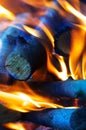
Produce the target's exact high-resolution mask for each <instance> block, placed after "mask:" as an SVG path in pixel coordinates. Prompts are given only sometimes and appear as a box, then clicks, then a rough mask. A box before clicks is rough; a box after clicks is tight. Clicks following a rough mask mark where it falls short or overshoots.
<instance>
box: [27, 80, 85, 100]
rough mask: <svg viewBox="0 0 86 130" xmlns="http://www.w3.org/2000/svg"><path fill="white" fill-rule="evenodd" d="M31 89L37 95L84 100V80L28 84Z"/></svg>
mask: <svg viewBox="0 0 86 130" xmlns="http://www.w3.org/2000/svg"><path fill="white" fill-rule="evenodd" d="M28 84H29V86H30V87H31V89H33V90H34V91H35V92H37V93H39V94H46V95H49V96H52V97H71V98H83V99H86V80H66V81H64V82H63V81H58V82H50V83H49V82H29V83H28Z"/></svg>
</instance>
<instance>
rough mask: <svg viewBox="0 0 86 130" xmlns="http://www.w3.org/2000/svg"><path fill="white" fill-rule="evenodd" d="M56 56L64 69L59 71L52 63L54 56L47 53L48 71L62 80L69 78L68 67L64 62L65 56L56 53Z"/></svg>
mask: <svg viewBox="0 0 86 130" xmlns="http://www.w3.org/2000/svg"><path fill="white" fill-rule="evenodd" d="M56 58H57V59H58V61H59V63H60V65H61V69H62V71H61V72H59V71H58V69H57V68H56V67H55V66H54V65H53V64H52V60H51V59H52V56H51V55H49V54H47V67H48V71H49V72H51V73H52V74H54V75H55V76H56V77H57V78H59V79H61V80H63V81H64V80H67V79H68V75H67V68H66V65H65V62H64V58H63V57H62V56H59V55H56Z"/></svg>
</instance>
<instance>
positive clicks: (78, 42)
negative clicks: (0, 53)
mask: <svg viewBox="0 0 86 130" xmlns="http://www.w3.org/2000/svg"><path fill="white" fill-rule="evenodd" d="M21 1H23V2H25V3H27V4H29V5H31V6H33V7H34V8H42V12H38V13H37V17H35V18H36V19H35V21H34V18H32V17H33V16H34V15H32V14H33V13H32V14H31V16H29V17H30V20H29V17H28V18H27V20H26V21H27V22H26V21H24V22H26V23H28V26H27V24H25V23H24V22H22V24H23V29H24V31H26V32H27V33H29V34H31V35H33V36H34V37H37V38H40V39H42V34H41V33H40V31H38V30H36V29H35V28H32V26H38V27H39V28H41V30H42V31H43V32H44V33H45V35H46V36H47V38H48V40H49V41H50V44H51V45H52V48H53V49H52V50H54V35H53V32H52V31H51V30H52V29H51V27H48V25H45V24H44V23H43V22H42V20H40V18H39V16H41V15H40V14H41V13H42V15H45V14H46V13H47V11H45V10H47V9H45V8H52V9H55V10H57V11H58V12H59V13H61V14H62V15H64V13H63V12H62V10H61V9H60V7H57V5H55V3H53V1H50V2H49V1H48V0H42V1H37V0H34V1H32V0H21ZM76 2H78V0H76ZM58 3H59V4H60V5H61V7H62V8H63V9H64V10H65V11H66V13H69V15H70V16H74V17H76V19H77V21H78V22H77V24H76V22H75V21H74V22H72V21H71V20H70V22H71V24H72V25H73V26H74V27H75V28H74V29H72V31H71V49H70V53H69V69H70V75H71V76H72V77H73V79H82V78H83V79H86V61H85V59H86V52H85V47H86V45H85V42H86V41H85V38H86V16H85V15H84V14H82V13H81V12H80V9H79V7H78V8H77V7H73V6H72V5H71V4H70V3H69V2H67V1H66V0H64V1H63V0H58ZM78 6H79V2H78ZM43 10H44V11H43ZM43 12H44V13H43ZM45 12H46V13H45ZM27 14H28V13H27ZM28 15H29V14H28ZM0 18H2V19H3V18H6V19H8V20H11V21H12V23H14V24H15V23H17V21H18V20H20V19H18V20H14V19H15V15H14V13H13V12H11V11H9V10H7V9H6V8H4V7H3V6H2V5H0ZM15 21H16V22H15ZM20 21H22V20H20ZM29 25H32V26H31V27H30V26H29ZM12 26H14V27H15V26H16V25H12ZM18 29H19V28H18ZM44 44H47V43H44ZM45 46H46V45H45ZM1 48H2V41H1V39H0V49H1ZM46 52H47V70H48V71H49V72H50V73H52V74H53V75H55V76H56V77H57V78H59V79H60V80H63V81H64V80H67V79H68V77H69V75H68V70H67V65H66V63H65V60H64V57H63V56H60V55H57V54H55V53H54V51H53V52H51V53H50V52H49V51H48V48H47V49H46ZM53 57H55V58H56V59H57V61H58V62H59V64H60V68H61V71H59V69H58V67H56V66H55V65H54V63H53ZM7 87H9V86H5V85H3V86H2V85H1V87H0V103H1V104H2V105H4V106H5V107H7V108H9V109H12V110H16V111H19V112H29V111H32V110H37V111H38V110H41V109H45V108H64V106H62V105H59V104H56V103H54V101H53V100H51V99H50V98H49V97H44V96H40V95H38V94H36V93H35V92H33V91H32V90H31V89H30V88H29V86H28V85H27V83H25V82H21V83H19V82H17V84H14V85H13V86H11V87H12V88H11V90H10V88H8V89H5V88H7ZM3 88H4V89H3ZM76 103H77V102H76ZM67 108H68V107H67ZM70 108H72V107H70ZM75 108H78V106H77V107H75ZM6 126H7V127H8V128H11V129H15V130H25V128H24V126H23V125H22V124H21V123H16V124H15V123H9V124H7V125H6Z"/></svg>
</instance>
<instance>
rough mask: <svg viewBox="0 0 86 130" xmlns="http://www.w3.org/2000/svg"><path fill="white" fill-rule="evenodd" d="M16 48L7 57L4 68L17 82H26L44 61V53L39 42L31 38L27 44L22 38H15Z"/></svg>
mask: <svg viewBox="0 0 86 130" xmlns="http://www.w3.org/2000/svg"><path fill="white" fill-rule="evenodd" d="M16 44H17V46H16V47H15V49H14V51H13V52H12V53H10V54H9V55H8V56H7V59H6V62H5V67H6V69H7V71H8V72H9V74H10V75H11V76H12V77H13V78H15V79H18V80H26V79H27V78H29V77H30V76H31V74H32V73H33V72H34V71H35V70H36V69H38V68H40V67H41V66H42V65H43V64H44V62H45V61H46V52H45V49H44V47H43V46H42V45H41V44H40V43H39V41H38V40H37V39H36V38H35V40H34V38H33V37H30V38H29V43H27V42H26V41H25V39H24V38H23V37H17V40H16Z"/></svg>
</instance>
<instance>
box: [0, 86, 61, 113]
mask: <svg viewBox="0 0 86 130" xmlns="http://www.w3.org/2000/svg"><path fill="white" fill-rule="evenodd" d="M25 85H26V84H25ZM15 86H16V85H15ZM26 86H27V85H26ZM26 86H24V89H25V91H27V92H29V93H28V94H27V93H26V92H22V91H23V90H22V87H21V88H20V87H18V84H17V86H16V88H12V89H13V90H12V91H10V92H9V90H8V92H7V91H6V92H4V91H3V89H2V91H0V103H1V104H2V105H4V106H5V107H7V108H9V109H12V110H16V111H20V112H28V111H31V110H40V109H44V108H58V107H59V108H63V106H61V105H59V104H55V103H54V102H53V101H52V100H51V99H49V98H48V97H42V96H40V95H37V94H36V93H34V92H33V91H32V90H31V89H30V88H29V86H27V87H26ZM2 88H4V89H5V86H2Z"/></svg>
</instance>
